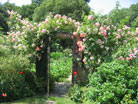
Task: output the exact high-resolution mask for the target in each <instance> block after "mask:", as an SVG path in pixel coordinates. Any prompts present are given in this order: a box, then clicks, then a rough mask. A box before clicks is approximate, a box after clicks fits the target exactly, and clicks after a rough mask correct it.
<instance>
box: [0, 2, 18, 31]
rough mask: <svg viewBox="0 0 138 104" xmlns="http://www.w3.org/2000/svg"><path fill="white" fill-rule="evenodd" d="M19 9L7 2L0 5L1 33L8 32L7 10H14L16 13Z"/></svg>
mask: <svg viewBox="0 0 138 104" xmlns="http://www.w3.org/2000/svg"><path fill="white" fill-rule="evenodd" d="M18 8H19V7H17V6H15V5H14V4H11V3H9V2H6V3H4V4H3V5H0V28H2V31H3V32H5V33H6V32H7V31H8V24H7V20H8V17H9V16H8V13H7V10H14V11H17V10H18Z"/></svg>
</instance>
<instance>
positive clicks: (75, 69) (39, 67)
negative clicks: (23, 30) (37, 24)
mask: <svg viewBox="0 0 138 104" xmlns="http://www.w3.org/2000/svg"><path fill="white" fill-rule="evenodd" d="M55 37H57V38H65V39H67V38H69V39H73V49H72V53H73V65H72V86H73V85H74V84H75V83H76V84H79V83H81V81H82V79H81V78H82V77H81V74H80V73H81V72H82V70H83V67H84V63H83V62H82V59H83V55H82V53H81V52H79V51H78V46H77V41H78V39H77V38H75V37H74V36H73V35H72V34H68V33H58V34H56V35H55ZM50 40H51V37H49V36H47V38H46V40H45V44H46V49H45V50H44V53H43V54H42V58H41V60H37V61H36V73H37V74H38V76H40V77H42V76H43V78H44V79H45V88H46V89H45V91H46V93H47V94H48V95H49V82H50V80H49V79H50ZM76 59H80V61H79V62H78V61H76ZM74 73H77V75H74Z"/></svg>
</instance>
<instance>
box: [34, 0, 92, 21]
mask: <svg viewBox="0 0 138 104" xmlns="http://www.w3.org/2000/svg"><path fill="white" fill-rule="evenodd" d="M49 12H53V13H54V14H61V15H66V16H69V17H72V18H73V19H75V20H78V21H81V20H82V19H81V16H82V14H83V13H85V14H86V15H88V14H89V12H90V7H89V6H88V4H87V3H86V2H85V1H84V0H44V1H43V2H42V4H41V5H40V6H39V7H37V8H36V9H35V13H34V16H33V20H34V21H36V22H39V21H42V20H44V19H45V16H46V15H48V14H49Z"/></svg>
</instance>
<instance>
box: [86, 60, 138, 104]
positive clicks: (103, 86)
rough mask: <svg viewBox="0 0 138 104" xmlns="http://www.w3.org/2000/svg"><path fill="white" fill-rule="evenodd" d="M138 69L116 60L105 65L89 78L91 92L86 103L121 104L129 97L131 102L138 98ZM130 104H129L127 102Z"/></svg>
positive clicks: (87, 95)
mask: <svg viewBox="0 0 138 104" xmlns="http://www.w3.org/2000/svg"><path fill="white" fill-rule="evenodd" d="M137 76H138V67H137V65H135V66H129V65H128V64H127V62H126V61H118V60H115V61H113V62H111V63H103V64H102V65H101V66H100V67H98V68H97V72H95V73H94V74H92V75H90V76H89V81H90V82H89V88H91V89H90V90H89V91H87V92H85V94H84V96H85V97H84V98H85V100H84V101H87V100H90V101H91V102H95V103H96V104H97V103H102V104H119V103H121V101H122V100H124V99H126V96H128V95H129V101H131V100H135V99H136V96H137V90H138V87H137V86H138V83H137V80H138V78H137ZM127 103H128V102H127Z"/></svg>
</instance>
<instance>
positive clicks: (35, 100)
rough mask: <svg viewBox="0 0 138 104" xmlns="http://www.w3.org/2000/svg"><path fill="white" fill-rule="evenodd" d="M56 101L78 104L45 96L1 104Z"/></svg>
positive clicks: (62, 103)
mask: <svg viewBox="0 0 138 104" xmlns="http://www.w3.org/2000/svg"><path fill="white" fill-rule="evenodd" d="M47 100H49V101H55V102H56V104H78V103H75V102H73V101H72V100H70V98H68V97H66V98H63V97H47V96H45V95H41V96H34V97H31V98H24V99H21V100H18V101H15V102H10V103H1V104H47V103H46V101H47Z"/></svg>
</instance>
